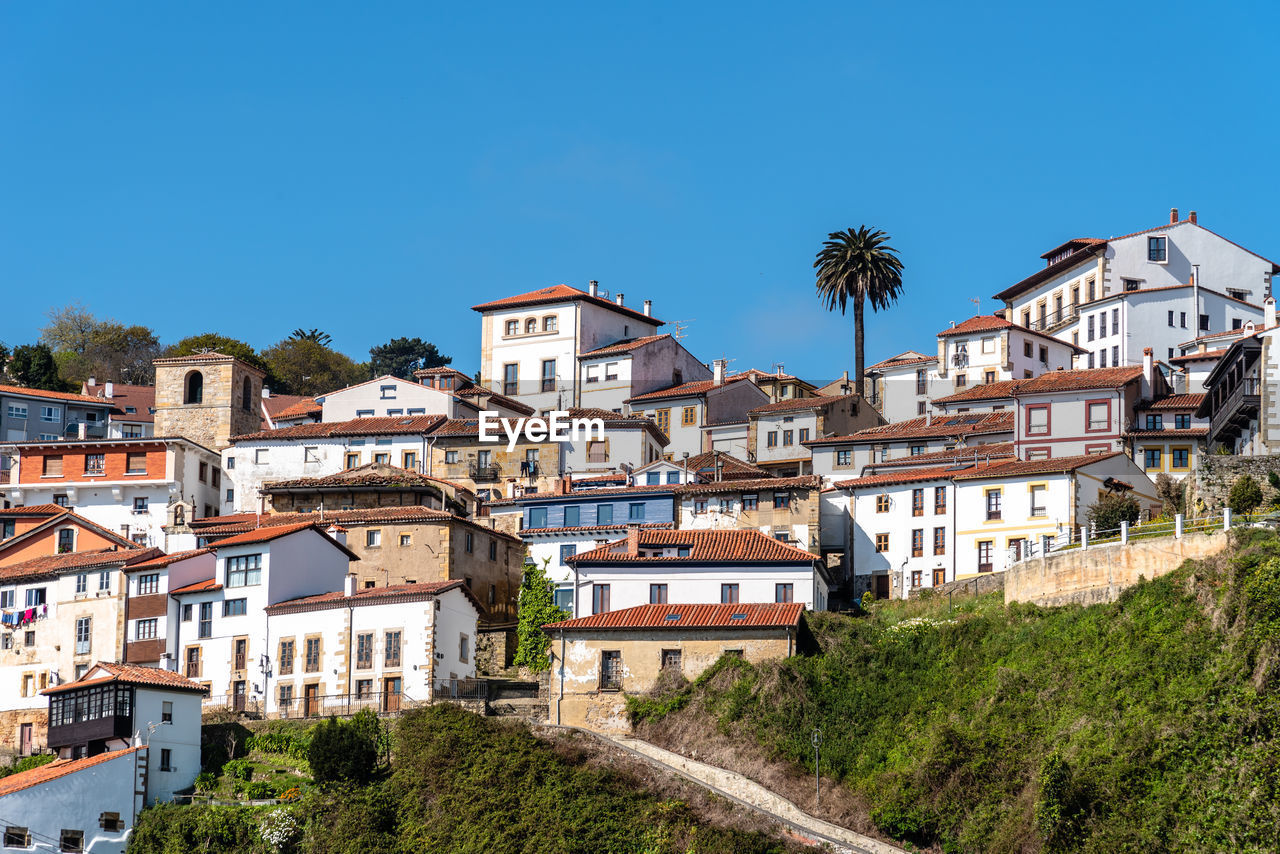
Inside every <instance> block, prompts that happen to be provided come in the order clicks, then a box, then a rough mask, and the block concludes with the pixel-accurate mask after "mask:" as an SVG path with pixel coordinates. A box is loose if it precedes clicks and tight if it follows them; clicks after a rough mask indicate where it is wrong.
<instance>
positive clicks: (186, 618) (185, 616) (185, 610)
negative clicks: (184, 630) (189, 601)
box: [182, 605, 191, 623]
mask: <svg viewBox="0 0 1280 854" xmlns="http://www.w3.org/2000/svg"><path fill="white" fill-rule="evenodd" d="M182 622H184V623H189V622H191V606H190V605H183V606H182Z"/></svg>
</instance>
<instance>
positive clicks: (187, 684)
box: [40, 661, 209, 694]
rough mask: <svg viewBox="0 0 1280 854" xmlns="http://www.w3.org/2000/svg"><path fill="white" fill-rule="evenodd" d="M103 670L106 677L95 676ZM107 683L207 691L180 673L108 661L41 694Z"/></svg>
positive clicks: (100, 662)
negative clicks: (106, 674)
mask: <svg viewBox="0 0 1280 854" xmlns="http://www.w3.org/2000/svg"><path fill="white" fill-rule="evenodd" d="M100 670H105V671H107V673H108V674H109V675H108V676H105V677H104V676H95V675H94V674H96V673H97V672H98V671H100ZM107 682H118V683H123V684H125V685H145V686H148V687H152V688H170V689H173V690H176V691H196V692H199V693H201V694H203V693H205V692H206V691H208V690H209V689H208V688H205V687H204V686H203V685H201V684H200V683H199V682H194V681H192V680H190V679H188V678H187V677H185V676H183V675H182V674H181V673H175V672H174V671H172V670H163V669H161V668H159V667H144V666H142V665H141V664H116V663H114V662H110V661H99V662H98V663H97V664H95V665H93V666H92V667H90V668H89V670H88V671H87V672H86V673H85V675H84V676H81V677H80V678H79V679H76V680H73V681H71V682H66V683H63V684H62V685H57V686H55V687H53V688H47V689H45V690H44V691H41V692H40V693H42V694H60V693H62V692H63V691H73V690H75V689H76V688H83V687H85V686H86V685H99V684H105V683H107Z"/></svg>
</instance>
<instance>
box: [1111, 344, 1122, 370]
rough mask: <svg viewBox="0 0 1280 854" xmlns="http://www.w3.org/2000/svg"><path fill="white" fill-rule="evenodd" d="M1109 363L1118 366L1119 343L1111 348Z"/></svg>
mask: <svg viewBox="0 0 1280 854" xmlns="http://www.w3.org/2000/svg"><path fill="white" fill-rule="evenodd" d="M1111 364H1112V366H1113V367H1117V368H1118V367H1120V345H1119V344H1117V345H1115V346H1114V347H1112V348H1111Z"/></svg>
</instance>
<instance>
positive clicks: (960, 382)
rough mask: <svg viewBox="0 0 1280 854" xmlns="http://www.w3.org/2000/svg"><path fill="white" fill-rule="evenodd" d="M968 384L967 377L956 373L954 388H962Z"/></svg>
mask: <svg viewBox="0 0 1280 854" xmlns="http://www.w3.org/2000/svg"><path fill="white" fill-rule="evenodd" d="M968 384H969V378H968V377H967V376H965V375H964V374H956V388H964V387H965V386H967V385H968Z"/></svg>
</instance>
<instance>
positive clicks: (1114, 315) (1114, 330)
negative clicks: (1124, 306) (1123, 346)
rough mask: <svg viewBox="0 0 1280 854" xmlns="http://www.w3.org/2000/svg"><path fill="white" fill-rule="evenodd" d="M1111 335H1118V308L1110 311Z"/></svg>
mask: <svg viewBox="0 0 1280 854" xmlns="http://www.w3.org/2000/svg"><path fill="white" fill-rule="evenodd" d="M1111 334H1112V335H1119V334H1120V309H1118V308H1113V309H1111Z"/></svg>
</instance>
